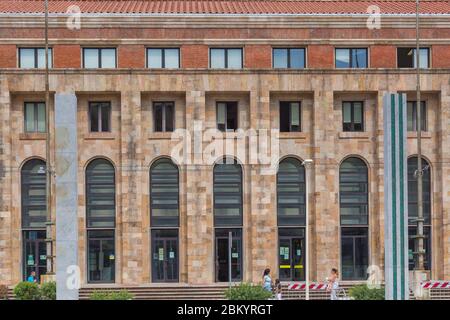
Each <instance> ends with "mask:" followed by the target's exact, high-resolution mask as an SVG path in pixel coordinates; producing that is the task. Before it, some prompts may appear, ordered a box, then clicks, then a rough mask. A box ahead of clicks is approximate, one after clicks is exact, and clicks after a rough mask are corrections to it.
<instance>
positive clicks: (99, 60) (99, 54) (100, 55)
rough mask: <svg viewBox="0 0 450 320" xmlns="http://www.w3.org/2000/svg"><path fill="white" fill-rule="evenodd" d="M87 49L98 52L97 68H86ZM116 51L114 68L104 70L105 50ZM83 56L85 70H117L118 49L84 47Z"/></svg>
mask: <svg viewBox="0 0 450 320" xmlns="http://www.w3.org/2000/svg"><path fill="white" fill-rule="evenodd" d="M86 49H91V50H92V49H95V50H97V51H98V61H97V67H95V68H87V67H86V61H85V50H86ZM108 49H109V50H114V68H103V67H102V51H103V50H108ZM81 54H82V56H83V57H82V60H83V69H93V70H95V69H117V48H116V47H83V48H82V50H81Z"/></svg>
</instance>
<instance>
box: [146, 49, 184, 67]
mask: <svg viewBox="0 0 450 320" xmlns="http://www.w3.org/2000/svg"><path fill="white" fill-rule="evenodd" d="M179 67H180V49H178V48H147V68H155V69H159V68H173V69H175V68H179Z"/></svg>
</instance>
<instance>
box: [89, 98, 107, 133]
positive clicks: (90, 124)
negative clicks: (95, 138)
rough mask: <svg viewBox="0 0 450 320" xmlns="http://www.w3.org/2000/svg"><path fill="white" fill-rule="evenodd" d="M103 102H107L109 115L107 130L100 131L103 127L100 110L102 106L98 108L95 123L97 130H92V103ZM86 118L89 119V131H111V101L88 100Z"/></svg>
mask: <svg viewBox="0 0 450 320" xmlns="http://www.w3.org/2000/svg"><path fill="white" fill-rule="evenodd" d="M103 103H107V104H108V106H109V117H108V121H109V130H107V131H102V129H103V120H102V117H101V115H102V112H101V110H102V109H103V107H100V108H98V115H97V116H98V119H97V122H98V123H97V125H98V131H92V119H91V107H92V105H93V104H100V105H101V104H103ZM88 119H89V121H88V122H89V133H108V132H109V133H111V132H112V103H111V101H89V102H88Z"/></svg>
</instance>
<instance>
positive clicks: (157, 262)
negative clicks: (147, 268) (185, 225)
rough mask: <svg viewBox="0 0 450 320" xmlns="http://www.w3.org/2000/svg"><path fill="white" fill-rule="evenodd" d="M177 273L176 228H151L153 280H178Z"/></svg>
mask: <svg viewBox="0 0 450 320" xmlns="http://www.w3.org/2000/svg"><path fill="white" fill-rule="evenodd" d="M178 274H179V272H178V230H153V231H152V280H153V282H178Z"/></svg>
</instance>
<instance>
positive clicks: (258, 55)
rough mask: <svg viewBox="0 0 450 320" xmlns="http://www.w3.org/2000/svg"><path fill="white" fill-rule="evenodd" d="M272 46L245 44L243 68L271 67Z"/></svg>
mask: <svg viewBox="0 0 450 320" xmlns="http://www.w3.org/2000/svg"><path fill="white" fill-rule="evenodd" d="M271 67H272V46H270V45H246V46H245V48H244V68H271Z"/></svg>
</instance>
